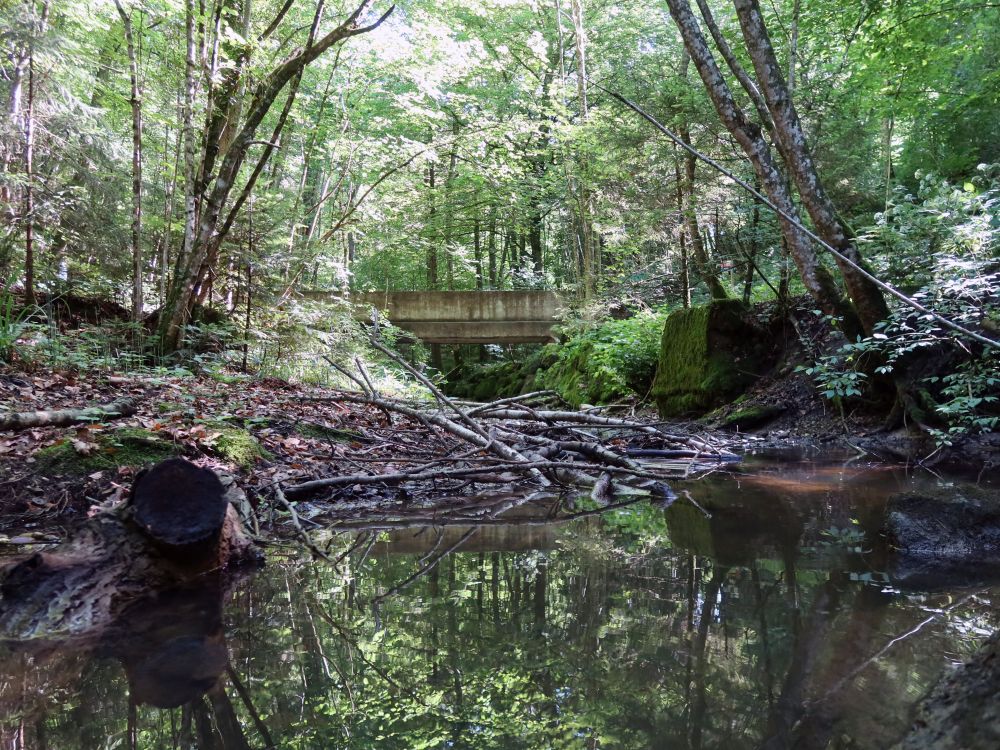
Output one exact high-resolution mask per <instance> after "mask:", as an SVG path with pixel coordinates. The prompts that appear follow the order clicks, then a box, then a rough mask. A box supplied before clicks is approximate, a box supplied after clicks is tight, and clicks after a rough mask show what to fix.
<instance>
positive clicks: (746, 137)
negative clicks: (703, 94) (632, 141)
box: [667, 0, 854, 320]
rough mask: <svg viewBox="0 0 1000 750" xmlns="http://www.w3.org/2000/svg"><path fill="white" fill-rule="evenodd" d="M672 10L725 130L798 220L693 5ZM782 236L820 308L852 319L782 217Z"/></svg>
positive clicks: (675, 1) (673, 1) (670, 2)
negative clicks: (730, 88) (701, 25)
mask: <svg viewBox="0 0 1000 750" xmlns="http://www.w3.org/2000/svg"><path fill="white" fill-rule="evenodd" d="M667 6H668V8H669V10H670V15H671V17H672V18H673V19H674V23H675V24H676V25H677V28H678V29H679V30H680V33H681V37H682V38H683V40H684V47H685V48H686V49H687V51H688V54H689V55H691V61H692V62H693V63H694V65H695V68H696V69H697V71H698V75H699V76H700V77H701V80H702V83H703V84H704V85H705V89H706V90H707V92H708V95H709V98H710V99H711V100H712V104H713V105H714V106H715V110H716V112H718V114H719V118H720V120H721V121H722V123H723V125H725V127H726V129H727V130H728V131H729V132H730V133H731V134H732V136H733V137H734V138H735V139H736V142H737V143H739V145H740V147H741V148H742V149H743V152H744V153H745V154H746V155H747V158H748V159H749V160H750V163H751V164H752V165H753V168H754V172H755V173H756V175H757V177H758V178H759V179H760V182H761V185H762V187H763V188H764V191H765V193H766V194H767V196H768V198H769V199H770V200H771V201H772V202H773V203H774V204H775V206H777V207H778V209H779V210H780V211H782V212H783V213H784V214H785V215H787V216H790V217H792V218H794V219H796V220H798V209H797V208H796V206H795V204H794V202H793V201H792V196H791V193H790V192H789V190H788V186H787V184H786V182H785V179H784V176H783V175H782V174H781V170H780V169H779V168H778V165H777V163H776V161H775V159H774V156H773V154H772V153H771V149H770V148H769V147H768V144H767V142H766V141H765V140H764V136H763V133H762V131H761V128H760V126H758V125H756V124H754V123H753V122H751V121H750V120H749V119H748V118H747V116H746V113H745V112H744V111H743V110H742V109H741V108H740V107H739V106H738V105H737V104H736V101H735V100H734V99H733V95H732V92H731V91H730V90H729V86H728V85H727V84H726V81H725V78H724V77H723V75H722V71H721V70H720V69H719V66H718V64H717V63H716V62H715V58H714V57H713V56H712V53H711V51H710V50H709V47H708V44H707V42H706V40H705V37H704V35H703V34H702V32H701V29H700V27H699V26H698V21H697V19H696V18H695V16H694V14H693V13H692V12H691V6H690V4H689V3H688V0H667ZM781 231H782V235H783V236H784V238H785V240H786V241H787V243H788V246H789V250H790V252H791V254H792V258H793V260H794V261H795V265H796V267H797V268H798V270H799V275H800V276H801V277H802V283H803V284H804V285H805V288H806V291H807V292H808V293H809V294H810V296H811V297H812V298H813V299H814V300H816V303H817V305H819V307H820V309H822V310H823V312H825V313H827V314H829V315H836V316H841V317H844V318H845V319H850V320H853V319H854V314H853V311H852V310H851V309H850V306H849V305H848V304H847V302H846V300H844V298H843V297H842V296H841V294H840V291H839V290H838V289H837V285H836V283H834V280H833V277H832V276H831V275H830V273H829V271H827V269H826V268H825V267H824V266H823V264H822V262H821V260H820V258H819V257H818V256H817V255H816V252H815V250H814V248H813V245H812V241H811V240H810V239H809V237H808V236H807V235H806V234H805V233H804V232H803V231H802V230H801V229H799V228H798V227H797V226H796V225H795V224H794V223H792V222H791V221H788V220H787V219H785V218H784V217H782V218H781Z"/></svg>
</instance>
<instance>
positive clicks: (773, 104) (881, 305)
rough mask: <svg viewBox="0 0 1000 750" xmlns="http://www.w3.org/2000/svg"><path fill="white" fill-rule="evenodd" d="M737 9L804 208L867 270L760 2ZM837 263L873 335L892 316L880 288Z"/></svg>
mask: <svg viewBox="0 0 1000 750" xmlns="http://www.w3.org/2000/svg"><path fill="white" fill-rule="evenodd" d="M733 5H734V6H735V7H736V14H737V17H738V18H739V22H740V28H741V29H742V31H743V39H744V41H745V42H746V45H747V51H748V52H749V54H750V60H751V62H752V63H753V67H754V70H755V71H756V73H757V82H758V84H759V86H760V88H761V92H762V93H763V95H764V100H765V102H766V104H767V109H768V112H769V113H770V115H771V119H772V120H773V122H774V134H775V137H776V139H777V140H778V141H780V142H781V144H782V152H783V155H784V157H785V162H786V166H787V168H788V171H789V174H790V175H791V177H792V180H793V181H794V182H795V186H796V187H797V188H798V191H799V196H800V197H801V199H802V204H803V206H805V209H806V211H807V212H808V213H809V217H810V218H811V219H812V222H813V224H814V225H815V227H816V232H817V234H818V235H819V236H820V237H822V238H823V240H824V241H826V242H828V243H829V244H830V245H831V246H832V247H834V248H836V249H837V250H838V251H839V252H841V253H842V254H843V255H845V256H846V257H847V258H849V259H850V260H851V261H853V262H854V263H856V264H858V265H861V266H863V265H864V260H863V259H862V257H861V253H860V252H859V251H858V248H857V245H856V244H855V243H854V241H853V240H852V238H851V237H849V236H848V233H847V231H846V230H845V228H844V225H843V224H842V223H841V221H840V219H839V217H838V215H837V210H836V208H835V207H834V205H833V201H832V200H830V197H829V195H828V194H827V192H826V190H825V189H824V188H823V183H822V182H821V181H820V178H819V173H818V172H817V170H816V165H815V163H814V162H813V159H812V155H811V153H810V152H809V144H808V142H807V140H806V135H805V131H804V130H803V128H802V122H801V120H799V116H798V113H797V112H796V110H795V104H794V102H793V101H792V97H791V93H790V91H789V88H788V86H787V84H786V82H785V79H784V76H783V74H782V72H781V67H780V66H779V64H778V60H777V57H776V56H775V54H774V48H773V46H772V45H771V39H770V36H769V35H768V32H767V27H766V26H765V25H764V19H763V16H762V15H761V13H760V7H759V5H758V4H757V0H733ZM836 262H837V266H838V268H839V269H840V273H841V275H842V276H843V278H844V282H845V284H846V286H847V291H848V294H849V295H850V297H851V300H852V301H853V303H854V308H855V310H856V311H857V315H858V318H859V319H860V323H861V327H862V328H863V329H864V332H865V333H867V334H870V333H872V331H873V330H874V327H875V324H876V323H878V322H879V321H880V320H883V319H885V317H886V315H887V314H888V308H887V307H886V304H885V298H884V297H883V296H882V293H881V291H880V290H879V289H878V287H876V286H875V285H874V284H873V283H872V282H871V281H869V280H868V279H866V278H865V277H864V276H862V275H861V274H860V273H858V271H857V270H856V269H854V268H853V267H852V266H850V265H849V264H848V263H845V262H844V261H842V260H840V259H839V258H837V259H836ZM849 325H850V323H849V322H848V326H849ZM848 333H849V335H851V334H852V333H853V332H852V331H848ZM852 337H853V336H852Z"/></svg>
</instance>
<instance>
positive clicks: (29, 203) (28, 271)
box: [24, 41, 35, 305]
mask: <svg viewBox="0 0 1000 750" xmlns="http://www.w3.org/2000/svg"><path fill="white" fill-rule="evenodd" d="M25 120H26V122H25V135H24V221H25V225H24V303H25V304H26V305H33V304H35V184H34V183H35V50H34V42H33V41H32V43H31V45H30V46H29V48H28V109H27V113H26V116H25Z"/></svg>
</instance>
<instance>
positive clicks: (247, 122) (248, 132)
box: [159, 0, 392, 351]
mask: <svg viewBox="0 0 1000 750" xmlns="http://www.w3.org/2000/svg"><path fill="white" fill-rule="evenodd" d="M369 2H370V0H362V2H361V4H360V5H359V6H358V7H357V8H356V9H355V10H354V12H353V13H351V14H350V16H348V18H347V19H346V20H345V21H344V22H343V23H341V24H340V25H339V26H337V27H336V28H335V29H333V30H332V31H330V32H328V33H327V34H325V35H323V36H322V37H320V38H318V39H317V38H316V30H317V27H318V25H319V22H320V19H321V17H322V12H323V3H320V4H319V6H318V7H317V9H316V13H315V14H314V16H313V22H312V26H311V28H310V31H309V38H308V40H307V42H306V44H305V46H304V47H300V48H297V49H296V50H295V51H294V52H292V53H291V54H290V55H289V56H288V57H287V58H285V60H283V61H282V62H280V63H278V64H277V65H276V66H274V67H273V68H272V69H271V70H270V71H269V72H267V73H265V74H264V75H263V76H262V77H261V78H260V82H259V83H258V84H257V86H256V87H255V89H254V91H253V94H252V96H251V99H250V105H249V107H248V108H247V111H246V114H245V116H244V117H243V118H242V125H238V124H237V123H235V121H233V122H231V121H230V117H231V116H234V115H237V116H238V114H239V113H241V112H242V108H241V107H240V106H238V100H239V98H240V94H241V89H242V86H243V84H244V81H245V77H246V74H247V70H248V65H249V51H250V49H251V47H252V45H251V43H250V42H243V44H242V45H239V46H238V45H237V43H236V42H235V41H229V42H227V44H230V45H231V46H232V49H231V50H230V52H229V54H228V57H229V59H230V60H231V61H232V62H231V67H230V68H228V69H227V72H226V75H225V77H224V80H223V83H222V85H221V87H220V90H219V92H218V93H217V94H216V95H215V98H216V99H217V100H218V101H219V102H221V103H223V104H227V105H228V106H225V107H223V106H220V107H218V108H217V109H216V110H215V112H214V114H213V117H212V120H211V122H210V124H209V128H208V132H207V133H206V135H205V150H204V154H203V157H202V162H201V173H202V175H203V179H202V180H201V181H199V184H198V185H197V186H196V188H195V189H196V191H197V193H196V195H197V196H199V197H200V196H205V197H204V202H203V206H202V208H201V210H200V216H199V221H198V227H197V233H196V236H195V238H194V242H193V245H192V247H191V252H190V254H189V255H188V256H187V257H186V258H184V259H183V265H182V266H180V267H179V268H178V273H177V274H176V275H175V278H174V280H173V283H172V285H171V289H170V293H169V294H168V300H167V304H166V305H165V306H164V309H163V311H162V314H161V316H160V329H159V334H160V344H161V346H162V347H163V349H164V350H165V351H172V350H175V349H177V348H178V347H179V346H180V340H181V337H182V333H183V326H184V323H185V322H186V321H187V319H188V316H189V314H190V311H191V305H192V302H193V300H194V298H195V295H196V293H197V291H198V287H199V285H200V284H201V283H202V282H203V281H204V278H205V273H206V261H209V260H214V257H215V255H216V253H217V252H218V248H219V246H220V245H221V244H222V241H223V240H224V239H225V237H226V234H227V233H228V232H229V230H230V228H231V227H232V224H233V221H234V220H235V217H236V214H237V213H238V211H239V209H240V207H241V206H242V205H243V203H244V202H245V201H246V199H247V198H248V197H249V194H250V191H251V190H252V189H253V185H254V183H255V182H256V179H257V177H259V175H260V173H261V171H262V170H263V168H264V166H266V163H267V160H268V158H269V157H270V155H271V153H272V152H273V150H274V146H275V142H276V140H277V138H278V136H279V135H280V130H281V127H283V125H284V121H285V118H287V115H288V111H289V109H290V106H291V101H292V98H293V97H294V89H293V92H292V94H290V95H289V97H288V100H286V105H285V109H284V110H283V112H282V116H281V117H279V120H278V125H277V126H276V128H275V132H274V134H273V135H272V138H271V140H270V141H269V142H268V145H267V146H265V147H264V152H263V154H262V156H261V158H260V159H259V160H258V162H257V165H256V167H255V168H254V170H253V172H252V173H251V175H250V177H249V178H248V181H247V183H246V184H245V185H244V187H243V189H242V191H241V192H240V194H239V197H238V198H237V200H236V201H235V203H234V205H233V207H232V209H231V210H230V212H229V214H228V215H226V216H225V217H223V209H224V208H225V206H226V203H227V202H228V200H229V196H230V194H231V192H232V190H233V188H234V186H235V183H236V180H237V178H238V176H239V173H240V169H241V168H242V166H243V163H244V161H245V160H246V156H247V152H248V151H249V149H250V147H251V145H253V142H254V139H255V137H256V134H257V129H258V128H259V127H260V124H261V123H262V122H263V120H264V118H265V117H266V116H267V114H268V112H270V110H271V107H272V105H273V104H274V102H275V101H276V99H277V98H278V96H279V95H280V94H281V92H282V91H283V90H284V89H285V87H286V86H287V85H288V84H289V82H291V81H293V80H295V81H296V85H297V82H298V81H299V80H301V76H302V72H303V70H305V68H306V66H308V65H309V64H310V63H312V62H313V61H314V60H316V59H317V58H318V57H320V56H321V55H322V54H323V53H324V52H326V51H327V50H328V49H330V48H331V47H333V46H334V45H335V44H338V43H342V42H344V41H346V40H347V39H349V38H351V37H353V36H357V35H359V34H364V33H366V32H368V31H371V30H372V29H374V28H376V27H377V26H378V25H380V24H381V23H382V22H383V21H384V20H385V19H386V18H388V16H389V13H391V12H392V8H390V9H389V11H387V12H386V13H385V14H383V15H382V16H381V17H380V18H379V19H378V20H377V21H375V22H374V23H373V24H370V25H368V26H362V25H360V23H359V21H360V17H361V14H362V12H363V11H364V10H365V9H366V8H367V6H368V4H369ZM241 10H242V8H241ZM242 15H243V13H242V12H241V13H240V16H242ZM227 18H229V16H227ZM237 38H238V39H239V38H240V37H239V36H238V35H237ZM230 133H232V135H230ZM223 146H225V148H223ZM217 161H218V166H217V167H216V162H217Z"/></svg>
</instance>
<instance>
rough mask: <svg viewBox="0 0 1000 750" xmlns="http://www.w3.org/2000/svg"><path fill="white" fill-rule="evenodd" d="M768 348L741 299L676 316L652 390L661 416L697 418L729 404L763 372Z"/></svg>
mask: <svg viewBox="0 0 1000 750" xmlns="http://www.w3.org/2000/svg"><path fill="white" fill-rule="evenodd" d="M769 343H770V342H769V340H768V337H767V335H766V334H765V333H764V332H763V331H762V330H761V329H760V328H759V327H758V326H756V325H755V324H754V322H753V321H752V320H751V318H750V317H749V315H748V314H747V311H746V308H744V307H743V305H742V304H741V303H740V302H739V301H737V300H717V301H715V302H712V303H711V304H708V305H704V306H701V307H691V308H688V309H685V310H678V311H677V312H674V313H672V314H671V315H670V316H669V317H668V318H667V320H666V323H665V324H664V326H663V336H662V338H661V340H660V358H659V364H658V367H657V370H656V379H655V380H654V381H653V389H652V395H653V397H654V398H655V399H656V405H657V408H658V409H659V412H660V415H661V416H663V417H684V416H697V415H700V414H704V413H705V412H706V411H708V410H710V409H712V408H714V407H716V406H719V405H720V404H723V403H725V402H726V401H728V400H730V399H731V398H733V397H734V396H736V395H737V394H739V393H740V391H741V390H743V389H744V388H746V387H747V386H748V385H749V384H750V383H752V382H753V381H754V380H755V379H756V378H757V377H758V375H759V374H760V373H761V371H762V369H763V367H764V365H765V361H766V353H767V351H768V349H769V348H770V347H769Z"/></svg>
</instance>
